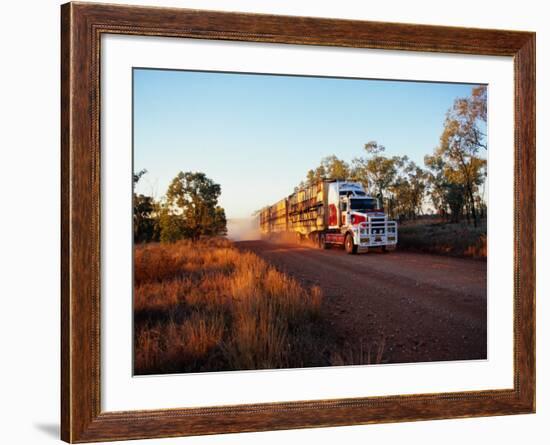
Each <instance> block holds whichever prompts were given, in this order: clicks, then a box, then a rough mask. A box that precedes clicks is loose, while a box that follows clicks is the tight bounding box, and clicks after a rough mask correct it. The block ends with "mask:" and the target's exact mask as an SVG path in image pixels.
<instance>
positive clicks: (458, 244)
mask: <svg viewBox="0 0 550 445" xmlns="http://www.w3.org/2000/svg"><path fill="white" fill-rule="evenodd" d="M486 223H487V221H486V220H485V219H483V220H480V221H479V223H478V225H477V226H476V227H474V226H473V225H472V224H468V223H467V222H466V221H461V222H456V223H451V222H446V221H444V220H441V219H440V218H423V219H420V220H416V221H412V222H409V223H405V224H404V225H401V226H400V227H399V249H401V250H412V251H418V252H426V253H435V254H440V255H450V256H457V257H467V258H476V259H486V258H487V226H486Z"/></svg>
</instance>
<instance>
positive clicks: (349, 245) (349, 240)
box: [344, 233, 357, 255]
mask: <svg viewBox="0 0 550 445" xmlns="http://www.w3.org/2000/svg"><path fill="white" fill-rule="evenodd" d="M344 247H345V248H346V252H347V253H349V254H350V255H353V254H355V253H357V246H356V245H355V244H353V237H352V236H351V235H350V234H349V233H348V234H347V235H346V241H345V242H344Z"/></svg>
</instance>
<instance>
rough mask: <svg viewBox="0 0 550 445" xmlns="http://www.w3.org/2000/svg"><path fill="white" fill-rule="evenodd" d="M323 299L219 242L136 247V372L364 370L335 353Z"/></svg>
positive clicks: (317, 291) (353, 356)
mask: <svg viewBox="0 0 550 445" xmlns="http://www.w3.org/2000/svg"><path fill="white" fill-rule="evenodd" d="M322 299H323V296H322V292H321V290H320V288H318V287H311V288H307V289H306V288H304V287H302V286H301V285H300V284H299V283H298V282H297V281H295V280H294V279H292V278H290V277H288V276H287V275H285V274H282V273H280V272H279V271H277V270H276V269H275V268H273V267H272V266H270V265H268V264H267V263H266V262H265V261H263V260H262V259H260V258H259V257H258V256H256V255H254V254H252V253H250V252H242V251H239V250H237V249H236V248H234V247H233V246H232V244H231V243H230V242H229V241H227V240H224V239H203V240H201V241H198V242H193V241H179V242H176V243H173V244H159V243H150V244H147V245H140V246H137V247H136V249H135V289H134V329H135V331H134V333H135V335H134V342H135V344H134V348H135V354H134V355H135V362H134V366H135V368H134V371H135V373H136V374H160V373H175V372H199V371H223V370H244V369H267V368H296V367H309V366H327V365H330V364H353V363H354V362H361V361H362V363H366V361H365V360H367V358H365V355H363V356H357V353H354V352H352V351H347V352H342V348H339V347H337V346H336V344H335V343H334V339H333V338H331V336H330V330H329V329H327V323H325V322H324V321H323V319H322V317H321V304H322ZM338 351H340V352H338ZM372 360H373V361H375V360H377V357H376V356H374V355H373V357H372Z"/></svg>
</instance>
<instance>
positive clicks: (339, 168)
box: [298, 155, 351, 188]
mask: <svg viewBox="0 0 550 445" xmlns="http://www.w3.org/2000/svg"><path fill="white" fill-rule="evenodd" d="M350 172H351V170H350V166H349V164H348V163H347V162H346V161H344V160H342V159H340V158H338V157H337V156H335V155H330V156H326V157H324V158H323V159H321V163H320V164H319V166H318V167H317V168H315V169H311V170H309V171H308V172H307V175H306V180H305V183H304V182H302V183H301V184H300V185H299V186H298V188H300V186H307V185H312V184H316V183H317V182H319V181H323V180H339V181H345V180H346V179H348V178H349V177H350Z"/></svg>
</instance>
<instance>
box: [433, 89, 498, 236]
mask: <svg viewBox="0 0 550 445" xmlns="http://www.w3.org/2000/svg"><path fill="white" fill-rule="evenodd" d="M480 101H481V99H480V98H477V99H475V101H474V100H473V99H471V98H469V99H465V98H459V99H456V100H455V102H454V105H453V107H452V108H451V109H450V110H449V111H448V112H447V116H446V119H445V124H444V128H443V132H442V134H441V138H440V143H439V146H438V147H437V148H436V150H435V156H436V157H440V158H441V159H442V161H443V163H444V164H445V176H447V178H448V179H449V182H450V183H453V184H460V185H462V186H463V188H464V192H465V194H466V200H465V201H466V205H467V207H468V209H469V214H470V215H471V216H472V219H473V222H474V225H475V226H477V211H476V199H475V193H476V191H477V188H478V186H479V185H481V184H482V183H483V181H484V177H485V168H486V164H487V161H486V160H485V159H482V158H480V157H479V156H478V151H479V150H480V149H484V148H486V147H487V145H486V142H485V135H484V133H483V132H481V130H479V128H478V125H477V120H478V116H482V115H484V113H485V115H486V110H485V111H483V109H482V106H481V105H480V104H479V102H480ZM474 103H477V105H475V106H474V105H473V104H474Z"/></svg>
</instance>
